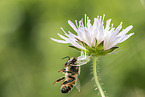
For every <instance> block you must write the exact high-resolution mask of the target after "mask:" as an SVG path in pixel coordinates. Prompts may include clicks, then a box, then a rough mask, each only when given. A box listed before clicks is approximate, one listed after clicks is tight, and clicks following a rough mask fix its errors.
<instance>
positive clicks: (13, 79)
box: [0, 0, 145, 97]
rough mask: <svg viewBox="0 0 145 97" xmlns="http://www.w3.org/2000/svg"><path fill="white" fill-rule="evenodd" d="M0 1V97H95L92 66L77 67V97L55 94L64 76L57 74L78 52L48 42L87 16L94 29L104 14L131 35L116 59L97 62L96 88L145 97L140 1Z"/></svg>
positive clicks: (111, 95) (111, 94)
mask: <svg viewBox="0 0 145 97" xmlns="http://www.w3.org/2000/svg"><path fill="white" fill-rule="evenodd" d="M141 1H142V3H141V2H140V0H0V97H100V94H99V93H98V91H95V90H94V89H95V88H96V86H94V85H95V83H94V80H93V79H92V78H93V75H92V63H91V62H90V63H88V64H87V65H84V66H82V67H81V75H80V80H81V92H78V91H77V89H76V88H74V89H73V90H72V91H71V92H70V93H68V94H61V93H60V84H61V83H58V84H55V85H52V83H53V82H54V81H55V80H57V79H58V78H60V77H61V76H63V74H62V73H57V71H58V70H59V69H61V68H62V66H63V64H64V63H65V62H66V60H61V58H62V57H64V56H67V55H68V56H70V57H77V56H79V55H80V53H79V52H76V51H75V50H73V49H71V48H69V47H67V45H63V44H59V43H56V42H54V41H52V40H50V37H53V38H58V39H60V38H59V37H58V36H57V33H61V34H63V32H62V31H61V29H60V27H63V28H64V29H65V31H68V30H70V31H72V32H74V31H73V30H72V28H71V27H70V26H69V25H68V23H67V21H68V20H71V21H73V22H74V20H78V21H79V20H80V19H81V18H84V14H87V15H88V16H89V17H90V19H91V20H92V23H93V18H95V17H97V15H103V14H105V15H106V16H105V20H107V19H110V18H111V19H112V23H113V24H114V26H115V27H117V26H118V25H119V24H120V22H123V28H126V27H127V26H129V25H133V26H134V28H133V29H132V30H131V31H130V32H135V34H134V35H133V36H132V37H131V38H129V39H128V40H127V41H125V42H124V43H121V44H119V45H118V46H119V47H120V48H119V49H120V50H121V51H120V52H119V53H117V54H112V55H108V56H104V57H101V58H100V59H99V62H98V69H97V70H98V73H99V77H100V82H101V83H103V84H102V86H103V89H104V90H105V91H107V92H106V95H107V96H108V97H145V7H143V5H145V3H144V0H141Z"/></svg>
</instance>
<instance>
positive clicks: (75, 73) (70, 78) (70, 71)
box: [53, 56, 80, 93]
mask: <svg viewBox="0 0 145 97" xmlns="http://www.w3.org/2000/svg"><path fill="white" fill-rule="evenodd" d="M64 58H69V60H68V61H67V62H66V63H65V64H64V66H63V68H62V69H61V70H59V71H58V72H63V73H64V74H65V76H63V77H61V78H59V79H58V80H56V81H55V82H54V83H58V82H60V81H63V82H62V84H61V93H68V92H70V91H71V90H72V89H73V87H74V86H76V88H77V89H78V91H80V81H79V78H78V77H79V74H80V66H75V65H76V64H77V58H75V57H72V58H71V59H70V57H68V56H67V57H64ZM64 58H62V59H64ZM65 67H66V68H65ZM64 68H65V69H64ZM54 83H53V84H54Z"/></svg>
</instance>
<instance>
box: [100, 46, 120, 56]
mask: <svg viewBox="0 0 145 97" xmlns="http://www.w3.org/2000/svg"><path fill="white" fill-rule="evenodd" d="M117 48H119V47H112V48H110V49H108V50H104V51H102V54H103V55H106V54H108V53H111V52H113V51H114V50H115V49H117Z"/></svg>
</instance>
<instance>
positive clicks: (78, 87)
mask: <svg viewBox="0 0 145 97" xmlns="http://www.w3.org/2000/svg"><path fill="white" fill-rule="evenodd" d="M79 75H80V67H79V71H78V74H76V83H75V87H76V88H77V89H78V91H79V92H80V79H79Z"/></svg>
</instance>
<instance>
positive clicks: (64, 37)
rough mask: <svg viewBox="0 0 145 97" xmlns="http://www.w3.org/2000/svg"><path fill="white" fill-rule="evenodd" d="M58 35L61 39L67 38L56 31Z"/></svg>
mask: <svg viewBox="0 0 145 97" xmlns="http://www.w3.org/2000/svg"><path fill="white" fill-rule="evenodd" d="M58 35H59V37H61V38H62V39H64V40H68V38H67V37H64V36H62V35H61V34H59V33H58Z"/></svg>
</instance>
